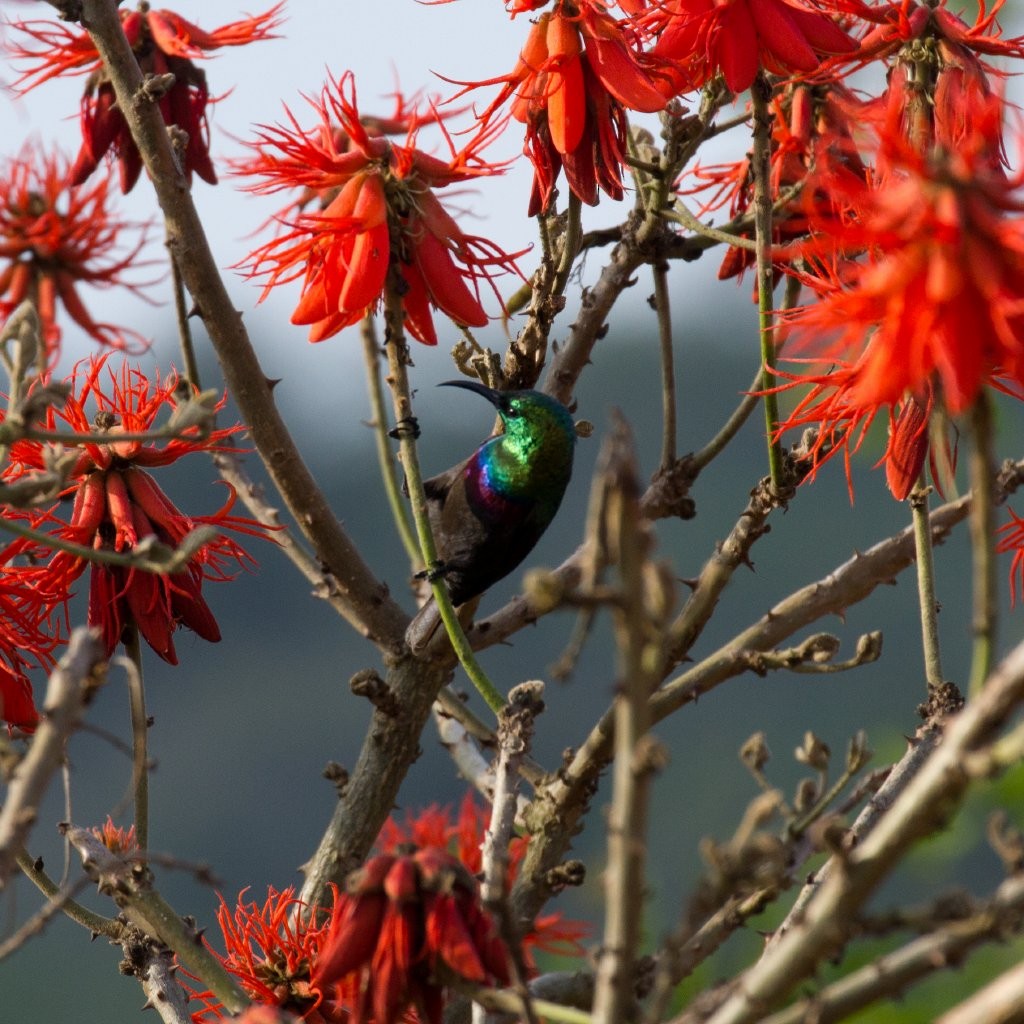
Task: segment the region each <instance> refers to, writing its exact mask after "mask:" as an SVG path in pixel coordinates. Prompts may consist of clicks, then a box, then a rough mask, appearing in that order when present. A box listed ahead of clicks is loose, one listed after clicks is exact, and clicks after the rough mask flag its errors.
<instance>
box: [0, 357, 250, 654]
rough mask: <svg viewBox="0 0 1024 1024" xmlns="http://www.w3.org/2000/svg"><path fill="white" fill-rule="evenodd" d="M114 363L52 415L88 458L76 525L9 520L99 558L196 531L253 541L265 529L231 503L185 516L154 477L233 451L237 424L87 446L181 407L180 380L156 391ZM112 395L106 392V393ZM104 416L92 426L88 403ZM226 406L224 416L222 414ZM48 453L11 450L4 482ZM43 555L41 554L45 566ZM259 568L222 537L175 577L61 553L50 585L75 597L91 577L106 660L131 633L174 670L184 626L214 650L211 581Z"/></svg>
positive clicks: (77, 380)
mask: <svg viewBox="0 0 1024 1024" xmlns="http://www.w3.org/2000/svg"><path fill="white" fill-rule="evenodd" d="M107 362H108V357H107V356H103V357H100V358H94V359H91V360H89V361H88V362H86V363H83V364H80V366H79V368H78V369H77V370H76V371H75V373H74V374H72V376H71V378H70V380H69V384H70V386H71V391H72V393H71V395H70V397H69V398H68V399H67V402H66V404H65V406H64V408H63V409H62V410H60V411H56V412H55V411H54V410H53V409H52V408H51V409H50V410H49V411H48V414H47V427H48V428H49V429H51V430H56V429H59V428H63V429H65V430H67V429H68V428H70V429H71V430H72V431H74V432H75V433H78V434H81V435H82V442H81V448H82V451H81V454H80V455H79V456H78V459H77V461H76V462H75V464H74V466H73V467H72V469H71V473H70V476H71V479H72V481H73V483H72V485H71V486H70V487H68V489H67V490H66V491H65V494H64V496H65V497H73V499H74V501H73V506H72V510H71V514H70V517H69V519H68V521H67V522H64V521H63V520H62V519H61V518H60V517H59V516H58V515H57V509H51V510H50V511H49V512H47V513H45V514H43V515H42V516H40V515H39V514H38V513H32V512H26V513H21V512H18V511H16V510H15V511H11V512H10V513H9V514H10V515H12V516H22V517H26V518H29V519H30V520H31V521H32V522H33V524H34V525H35V526H37V527H38V528H39V529H45V530H47V531H48V532H50V533H52V534H53V535H54V536H55V537H59V538H61V539H63V540H65V541H71V542H73V543H75V544H79V545H84V546H87V547H91V548H93V549H94V550H97V551H110V552H117V553H125V552H130V551H132V550H133V549H135V548H136V547H137V546H138V545H139V544H140V543H141V542H142V541H143V540H145V539H146V538H149V537H152V538H155V539H156V540H157V541H159V542H161V543H163V544H165V545H169V546H171V547H174V548H176V547H178V546H179V545H180V544H181V542H182V541H183V540H184V539H185V538H186V536H188V534H189V533H191V532H192V530H194V529H195V528H196V527H197V526H200V525H207V526H212V527H215V528H217V529H225V528H226V529H232V530H236V531H241V532H243V533H248V534H252V535H264V534H265V530H264V528H263V527H262V526H260V524H258V523H256V522H255V521H253V520H251V519H244V518H241V517H238V516H233V515H231V514H230V510H231V507H232V505H233V503H234V494H233V493H232V495H231V497H230V498H229V500H228V501H227V503H226V504H225V505H224V507H223V508H221V509H220V511H219V512H217V513H216V514H214V515H212V516H188V515H186V514H185V513H184V512H182V511H181V510H180V509H178V508H177V507H176V506H175V505H174V503H173V502H172V501H171V500H170V498H168V497H167V495H166V494H165V493H164V492H163V490H162V489H161V488H160V485H159V484H158V483H157V482H156V480H155V479H154V478H153V477H152V476H151V475H150V474H149V473H148V472H147V471H146V470H147V469H148V468H152V467H159V466H167V465H170V464H171V463H173V462H176V461H177V460H178V459H180V458H182V457H183V456H185V455H189V454H192V453H194V452H211V451H235V450H237V449H233V448H228V447H226V446H225V445H224V444H223V443H222V442H223V441H224V440H226V439H227V438H229V437H231V436H232V435H234V434H236V433H238V432H239V431H241V430H242V429H243V428H242V427H241V426H240V425H236V426H233V427H228V428H219V429H216V430H212V431H210V432H209V433H207V434H203V433H201V432H200V430H199V428H198V427H189V428H188V429H187V430H186V431H185V432H184V433H183V435H182V436H178V437H175V438H173V439H171V440H169V441H168V442H167V443H166V444H164V445H163V446H162V447H158V446H157V445H155V444H150V443H144V442H142V441H138V440H127V441H123V442H122V441H114V442H110V441H104V442H96V441H89V440H87V438H88V437H89V435H90V434H92V433H93V431H94V428H95V429H100V430H103V431H107V432H113V433H126V434H135V433H144V432H146V431H149V430H151V429H153V427H154V424H155V422H156V419H157V416H158V415H159V414H160V413H162V412H163V411H164V410H167V411H169V412H171V413H173V411H174V410H175V409H177V408H178V406H179V398H178V393H179V392H178V389H179V381H178V378H177V376H176V375H175V374H171V376H170V377H168V378H166V379H160V378H159V377H157V378H156V380H155V381H154V382H153V383H151V382H150V381H149V380H148V379H147V378H146V377H145V376H144V375H143V374H142V372H141V371H139V370H137V369H132V368H130V367H129V366H128V364H127V363H124V364H122V367H121V370H120V372H119V373H115V372H113V371H111V370H109V369H107ZM106 387H109V391H107V390H105V388H106ZM89 401H91V402H92V403H94V404H95V406H96V409H97V412H96V415H95V418H94V420H93V421H92V422H90V420H89V418H88V414H87V412H86V408H85V407H86V404H87V402H89ZM223 404H224V403H223V400H222V401H221V402H220V403H219V404H218V405H217V409H220V408H222V407H223ZM46 460H47V452H46V449H45V448H44V445H43V444H42V443H41V442H39V441H29V440H22V441H18V442H16V443H15V444H14V445H12V448H11V465H10V467H9V468H8V470H7V471H6V473H5V478H6V479H8V480H17V479H19V478H20V477H22V476H25V475H26V474H31V473H32V472H34V471H37V470H39V469H42V468H43V467H44V466H45V465H46ZM45 554H46V553H45V551H44V552H36V555H37V558H38V557H45ZM253 565H255V562H254V560H253V559H252V557H251V556H250V555H249V554H248V553H247V552H246V551H245V550H244V549H243V548H242V547H241V546H240V545H239V544H238V543H237V542H236V541H234V540H232V539H231V538H230V537H228V536H226V535H224V534H219V535H218V536H217V537H216V538H215V539H213V540H211V541H209V542H207V543H205V544H203V545H202V546H201V547H200V548H199V550H198V551H197V552H196V553H195V554H194V555H193V556H192V558H191V559H190V561H189V562H188V565H187V567H186V568H185V569H184V570H182V571H181V572H178V573H173V574H160V573H155V572H149V571H144V570H142V569H139V568H135V567H132V568H126V567H122V566H117V565H108V564H101V563H98V562H91V561H90V560H89V559H87V558H85V557H82V556H79V555H78V554H75V553H72V552H69V551H62V550H57V551H56V552H55V553H52V554H51V555H50V556H49V559H48V562H47V564H46V567H45V572H44V574H43V579H44V581H45V583H46V585H47V586H48V587H49V588H50V589H51V590H53V591H56V592H59V593H61V594H63V595H64V600H67V599H68V598H69V597H70V593H69V588H70V586H71V585H72V584H73V583H74V581H75V580H77V579H78V578H79V577H80V576H81V575H82V574H83V573H84V572H85V571H86V569H87V568H88V569H89V570H90V587H89V624H90V625H93V626H97V627H98V628H99V629H100V631H101V633H102V636H103V642H104V645H105V647H106V650H107V653H108V655H109V654H111V653H113V651H114V648H115V647H116V646H117V644H118V642H119V641H120V639H121V636H122V633H123V631H124V629H125V628H126V627H127V626H129V625H132V624H134V625H135V626H136V627H138V630H139V632H140V633H141V635H142V637H143V638H144V639H145V640H146V642H147V643H148V644H149V645H150V647H152V648H153V650H154V651H156V653H157V654H158V655H159V656H160V657H161V658H163V659H164V660H165V661H167V662H169V663H170V664H172V665H174V664H177V655H176V653H175V649H174V640H173V634H174V631H175V629H176V628H177V627H178V626H179V625H183V626H187V627H188V628H189V629H191V630H192V631H193V632H195V633H196V634H198V635H199V636H201V637H202V638H203V639H204V640H209V641H211V642H216V641H218V640H219V639H220V630H219V628H218V626H217V622H216V619H215V618H214V617H213V613H212V612H211V611H210V608H209V606H208V605H207V604H206V601H205V600H204V599H203V595H202V584H203V581H204V580H227V579H231V578H232V576H233V575H234V573H233V572H232V571H231V569H232V566H234V567H236V570H237V569H241V568H249V567H251V566H253Z"/></svg>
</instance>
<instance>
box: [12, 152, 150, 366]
mask: <svg viewBox="0 0 1024 1024" xmlns="http://www.w3.org/2000/svg"><path fill="white" fill-rule="evenodd" d="M71 184H72V182H71V181H70V177H69V170H68V163H67V160H66V159H65V158H64V157H62V156H61V155H60V154H58V153H50V154H46V153H44V152H42V151H41V150H40V149H38V148H37V147H35V146H33V145H31V144H29V145H26V146H24V147H23V148H22V151H21V152H20V153H19V154H18V156H16V157H13V158H10V159H8V160H7V161H6V162H5V163H4V164H3V166H2V168H0V320H2V319H6V318H7V317H8V316H10V315H11V313H12V312H13V311H14V309H16V308H17V306H18V305H20V303H21V302H23V301H24V300H25V299H31V300H32V301H33V303H34V305H35V307H36V309H37V311H38V313H39V318H40V320H41V321H42V326H43V337H44V341H45V343H46V346H47V349H48V352H49V354H50V356H51V357H54V358H55V357H56V355H57V352H58V345H59V342H60V337H61V332H60V328H59V327H58V325H57V307H58V305H61V306H63V307H64V310H65V311H66V312H67V314H68V316H70V317H71V319H72V320H73V321H74V322H75V323H76V324H78V326H79V327H81V328H82V330H83V331H85V332H86V333H87V334H88V335H89V336H90V337H92V338H94V339H95V340H96V341H98V342H100V343H101V344H104V345H111V346H114V347H117V348H123V347H124V346H125V344H126V338H127V339H132V340H136V341H138V342H140V343H141V342H143V339H142V337H141V336H140V335H138V334H137V333H136V332H134V331H129V330H127V329H125V328H119V327H115V326H113V325H112V324H107V323H101V322H98V321H96V320H94V319H93V318H92V315H91V314H90V313H89V311H88V310H87V309H86V308H85V305H84V304H83V302H82V300H81V298H80V297H79V294H78V291H77V288H78V286H79V285H80V284H89V285H93V286H94V287H97V288H113V287H119V288H127V289H129V290H130V291H133V292H138V290H139V288H140V287H141V286H140V285H135V284H131V283H129V282H128V281H126V280H125V278H124V275H125V272H126V271H127V270H129V269H130V268H131V267H133V266H138V262H137V259H136V258H137V256H138V255H139V252H140V250H141V249H142V247H143V245H144V244H145V232H144V230H143V229H142V227H141V225H138V224H132V223H129V222H127V221H119V220H118V219H117V218H116V217H115V216H114V215H113V213H112V212H111V210H110V208H109V198H110V176H109V175H108V174H101V175H100V176H99V177H97V178H96V180H95V181H94V182H93V183H92V185H90V186H89V187H88V188H78V189H74V188H72V187H71ZM128 231H138V232H139V238H138V240H137V241H136V242H135V243H134V245H129V246H128V247H127V248H125V247H124V246H122V244H121V237H122V234H123V233H125V232H128Z"/></svg>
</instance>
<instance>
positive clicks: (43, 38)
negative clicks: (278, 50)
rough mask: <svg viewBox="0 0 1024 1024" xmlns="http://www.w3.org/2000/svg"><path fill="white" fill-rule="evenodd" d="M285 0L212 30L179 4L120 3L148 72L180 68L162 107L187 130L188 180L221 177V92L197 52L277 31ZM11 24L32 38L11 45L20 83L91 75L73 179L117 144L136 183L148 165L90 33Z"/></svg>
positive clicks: (45, 24)
mask: <svg viewBox="0 0 1024 1024" xmlns="http://www.w3.org/2000/svg"><path fill="white" fill-rule="evenodd" d="M283 7H284V3H283V2H282V3H278V4H276V5H275V6H274V7H272V8H270V10H268V11H265V12H264V13H263V14H259V15H256V16H255V17H252V18H245V19H242V20H241V21H234V22H231V23H230V24H228V25H222V26H221V27H220V28H217V29H213V30H212V31H210V32H206V31H204V30H203V29H201V28H199V27H198V26H197V25H193V24H192V22H190V21H187V20H186V19H185V18H182V17H181V16H180V15H178V14H175V13H174V11H169V10H160V9H152V8H150V6H149V3H148V2H147V0H139V5H138V7H137V9H136V10H134V11H130V10H121V12H120V15H121V27H122V28H123V29H124V34H125V36H126V37H127V39H128V42H129V44H130V45H131V47H132V50H133V51H134V52H135V56H136V59H137V60H138V62H139V67H140V68H141V69H142V71H143V73H144V74H147V75H167V74H172V75H173V76H174V80H173V83H172V84H171V86H170V88H168V89H167V91H166V92H165V93H164V94H163V95H162V96H161V97H160V101H159V102H160V112H161V113H162V114H163V117H164V120H165V121H166V122H167V124H169V125H172V124H173V125H177V126H178V127H179V128H181V129H182V130H183V131H184V132H185V133H186V134H187V136H188V142H187V144H186V146H185V152H184V154H183V157H182V166H183V169H184V171H185V173H186V175H187V176H188V178H189V180H191V177H192V174H193V172H194V173H196V174H198V175H199V177H200V178H202V179H203V181H206V182H209V183H210V184H211V185H213V184H216V181H217V174H216V172H215V171H214V169H213V163H212V162H211V160H210V152H209V141H210V140H209V135H210V131H209V124H208V122H207V118H206V108H207V107H208V106H209V105H210V104H212V103H214V102H216V99H215V98H214V97H211V96H210V93H209V89H208V88H207V84H206V75H205V73H204V72H203V71H202V70H201V69H200V68H198V67H197V66H196V65H195V64H194V63H193V60H194V59H195V58H200V57H205V56H206V55H207V54H208V53H209V52H210V51H211V50H217V49H220V48H221V47H222V46H244V45H245V44H246V43H251V42H255V41H257V40H261V39H272V38H274V36H273V31H274V29H276V28H277V27H278V26H279V25H280V24H281V20H282V19H281V9H282V8H283ZM12 26H13V27H14V28H16V29H20V30H21V31H22V32H23V33H25V34H26V35H28V36H29V38H30V39H31V40H32V41H33V42H29V43H25V44H23V45H16V44H13V43H12V44H11V45H10V47H9V49H10V50H11V52H12V53H13V56H14V58H15V59H16V60H21V61H24V62H25V63H26V65H27V67H26V70H25V71H24V72H23V73H22V74H21V77H20V78H19V79H18V80H17V82H16V83H15V84H16V86H17V87H20V88H21V89H22V90H24V91H27V90H29V89H32V88H34V87H35V86H37V85H39V84H40V83H42V82H45V81H47V80H49V79H51V78H56V77H58V76H59V75H65V74H70V75H82V74H88V75H89V80H88V82H87V83H86V87H85V94H84V95H83V97H82V103H81V128H82V148H81V150H80V151H79V154H78V159H77V160H76V161H75V166H74V169H73V172H72V184H74V185H80V184H81V183H82V182H84V181H85V180H86V179H87V178H88V177H89V175H91V174H92V173H93V171H95V170H96V167H97V166H98V164H99V162H100V160H102V159H103V157H104V156H105V155H106V153H107V152H108V151H112V152H113V153H114V154H115V156H116V157H117V161H118V163H119V165H120V169H121V189H122V191H124V192H128V191H130V190H131V188H132V186H134V184H135V182H136V181H137V180H138V178H139V173H140V172H141V170H142V158H141V157H140V155H139V151H138V149H137V148H136V146H135V143H134V141H133V140H132V137H131V132H130V131H129V130H128V125H127V122H126V121H125V119H124V116H123V115H122V114H121V111H120V110H119V109H118V107H117V101H116V99H115V96H114V88H113V86H112V85H111V83H110V81H109V80H108V79H107V77H106V73H105V71H104V70H103V65H102V62H101V61H100V57H99V54H98V53H97V51H96V48H95V47H94V46H93V44H92V40H91V39H90V38H89V35H88V33H86V32H77V33H76V32H73V31H71V30H70V29H68V28H66V27H65V26H64V25H61V24H60V23H58V22H51V21H15V22H12Z"/></svg>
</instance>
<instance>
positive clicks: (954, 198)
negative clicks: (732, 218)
mask: <svg viewBox="0 0 1024 1024" xmlns="http://www.w3.org/2000/svg"><path fill="white" fill-rule="evenodd" d="M986 117H989V118H999V117H1000V110H999V108H998V106H997V105H996V104H995V102H994V101H993V103H992V104H990V106H989V108H987V110H986ZM989 138H990V131H989V130H988V129H987V127H986V126H985V125H983V124H982V125H979V126H978V130H977V132H976V134H974V135H973V136H971V138H970V139H968V140H966V141H965V143H964V145H962V146H961V147H960V148H959V149H958V150H956V151H954V152H946V151H941V150H936V151H931V152H929V153H928V154H921V153H919V152H917V151H916V150H915V149H914V148H913V147H912V146H911V145H909V144H908V143H907V142H906V141H905V140H904V139H903V137H902V135H901V134H900V132H899V130H898V128H896V129H895V130H893V131H890V132H889V133H888V134H886V135H885V136H884V137H883V140H882V145H883V147H884V150H885V152H886V154H887V159H888V163H889V166H890V167H891V168H892V171H891V173H890V175H889V176H888V177H887V178H886V179H884V180H883V181H882V182H881V183H879V184H878V185H877V187H875V188H867V187H865V188H863V189H861V190H859V191H857V192H855V193H848V194H847V195H846V196H845V197H842V198H845V200H846V201H847V202H848V203H849V208H850V212H849V214H848V215H846V216H822V217H817V218H816V217H815V215H813V214H812V216H811V220H812V227H813V228H814V229H815V230H816V232H817V234H816V236H815V238H814V239H813V240H812V241H811V242H809V243H806V244H805V245H803V246H802V247H801V250H800V251H801V252H802V254H803V255H804V256H805V257H809V258H811V259H812V260H818V261H819V266H820V269H821V270H822V272H823V274H824V276H823V277H818V278H813V277H810V276H807V277H805V280H806V281H807V283H809V284H811V285H813V286H815V287H817V288H818V289H819V290H820V291H821V293H822V298H821V300H820V301H819V302H818V303H817V304H815V305H810V306H807V307H805V308H803V309H802V310H799V311H797V312H795V313H794V314H793V316H792V317H790V318H789V323H790V324H791V325H792V326H794V327H795V328H796V331H797V335H798V338H799V337H801V336H802V338H803V339H804V340H803V345H804V347H803V349H802V351H803V352H805V353H808V352H813V353H814V354H815V355H816V356H817V357H818V358H820V359H821V360H823V361H829V362H832V363H834V364H835V368H834V369H833V370H832V371H831V372H829V373H824V374H815V373H810V374H792V375H790V374H785V375H784V376H787V377H789V380H790V383H788V384H787V385H784V386H785V387H787V388H788V387H793V386H796V385H797V384H800V383H804V384H810V385H811V391H810V392H809V394H808V395H807V397H805V398H804V399H803V400H802V401H801V403H800V404H799V405H798V407H797V409H796V410H795V411H794V412H793V413H792V414H791V415H790V417H789V418H788V420H787V421H786V424H785V425H784V429H790V428H796V427H803V426H807V425H811V424H814V425H817V426H818V427H819V429H820V433H819V435H818V445H817V449H816V451H817V452H818V453H819V454H821V453H825V452H827V451H835V450H838V449H840V448H845V449H847V450H850V449H851V448H853V449H855V448H856V447H857V446H858V445H859V444H860V442H861V440H862V439H863V436H864V431H865V430H866V429H867V426H868V424H870V422H871V420H872V418H873V417H874V416H875V414H876V413H877V412H878V411H879V410H881V409H884V408H888V409H889V410H890V417H891V420H892V427H891V432H890V445H889V450H888V452H887V457H890V458H891V457H893V456H894V455H899V458H900V461H901V462H903V463H904V466H903V468H898V467H894V468H893V469H892V472H891V473H890V484H893V483H895V484H896V486H894V492H897V493H900V492H904V491H906V490H907V489H908V487H909V481H910V476H911V473H912V471H913V469H914V467H915V466H916V467H917V468H918V469H919V468H920V465H921V464H922V459H923V449H922V448H921V446H920V444H921V439H922V437H923V436H924V435H923V434H922V433H921V431H923V430H925V426H924V425H923V424H921V423H916V426H915V425H914V423H912V422H911V420H914V421H915V422H916V420H917V419H918V418H919V417H916V416H915V415H914V413H913V410H912V409H911V410H909V411H908V407H907V403H908V402H910V401H914V402H916V403H918V404H919V405H923V406H924V407H925V408H930V407H931V404H932V403H933V402H935V403H941V405H942V407H944V409H945V410H947V411H948V412H949V413H950V414H952V415H954V416H955V415H958V414H960V413H962V412H964V411H965V410H967V409H968V408H969V407H970V406H971V405H972V404H973V402H974V401H975V399H976V398H977V396H978V393H979V392H980V391H981V389H982V388H984V387H986V386H989V385H991V384H994V385H996V386H998V387H1000V388H1003V389H1004V390H1010V391H1012V392H1014V393H1016V394H1018V395H1019V394H1024V217H1022V216H1021V215H1022V214H1024V197H1022V196H1021V195H1020V186H1021V185H1022V184H1024V178H1022V177H1021V176H1018V177H1017V178H1016V179H1013V180H1011V179H1009V178H1008V177H1007V176H1006V174H1005V173H1003V171H1002V170H1001V168H996V167H993V165H992V162H991V160H990V151H989V148H988V139H989ZM861 254H864V256H863V259H862V261H861V262H853V261H854V260H855V259H857V258H858V257H859V256H860V255H861ZM812 342H813V348H812V347H811V344H812ZM790 344H791V345H792V344H793V342H791V343H790ZM797 344H798V345H799V344H800V342H799V341H797ZM898 406H899V407H900V408H901V410H902V411H901V413H900V417H896V415H895V411H894V410H895V409H896V408H897V407H898ZM904 417H906V419H905V420H904V423H903V425H902V427H900V424H899V419H900V418H904ZM915 438H916V439H917V440H916V441H915V440H914V439H915ZM915 444H916V445H917V450H916V451H912V450H911V449H912V448H913V447H914V445H915Z"/></svg>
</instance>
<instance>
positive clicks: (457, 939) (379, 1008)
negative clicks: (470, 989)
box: [313, 848, 509, 1024]
mask: <svg viewBox="0 0 1024 1024" xmlns="http://www.w3.org/2000/svg"><path fill="white" fill-rule="evenodd" d="M446 973H448V974H454V975H456V976H458V977H460V978H464V979H466V980H468V981H471V982H475V983H476V984H479V985H495V984H497V985H507V984H508V981H509V973H508V953H507V950H506V949H505V946H504V943H503V942H502V941H501V939H500V938H499V936H498V934H497V932H496V930H495V928H494V925H493V923H492V922H491V920H490V918H489V917H488V916H487V915H486V913H485V912H484V910H483V908H482V907H481V905H480V896H479V891H478V889H477V884H476V881H475V879H474V878H473V877H472V875H470V874H469V872H468V871H467V870H466V868H465V867H464V865H462V864H461V863H460V862H459V861H458V860H456V859H455V858H454V857H452V856H451V855H450V854H447V853H445V852H443V851H442V850H438V849H434V848H427V849H423V850H418V851H417V852H415V853H412V854H405V855H398V856H396V855H392V854H380V855H378V856H376V857H372V858H371V859H370V860H369V861H367V863H366V865H365V866H364V867H363V868H361V869H360V870H359V871H356V872H354V873H353V874H352V875H350V876H349V879H348V882H347V884H346V891H345V893H344V894H343V895H341V896H340V897H339V898H338V907H337V911H336V913H335V914H334V915H333V917H332V921H331V925H330V928H329V930H328V934H327V937H326V939H325V941H324V946H323V949H322V950H321V953H320V959H319V960H318V961H317V964H316V966H315V968H314V970H313V984H314V986H315V987H317V988H320V989H321V990H322V991H328V990H330V989H331V987H332V986H334V985H336V984H338V983H340V984H342V985H343V986H344V985H345V984H351V982H352V977H353V976H354V977H355V978H356V980H357V984H358V986H359V989H358V991H359V994H358V997H357V999H356V1002H355V1006H354V1010H353V1020H354V1024H366V1022H368V1021H371V1020H372V1021H373V1022H374V1024H395V1022H396V1021H398V1020H399V1019H401V1015H402V1013H403V1011H404V1010H405V1009H406V1008H407V1007H409V1006H415V1007H416V1008H417V1009H418V1010H419V1011H420V1014H421V1018H422V1019H424V1020H426V1021H429V1022H430V1024H441V1018H442V1012H443V1010H444V1001H445V984H444V980H445V975H446Z"/></svg>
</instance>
